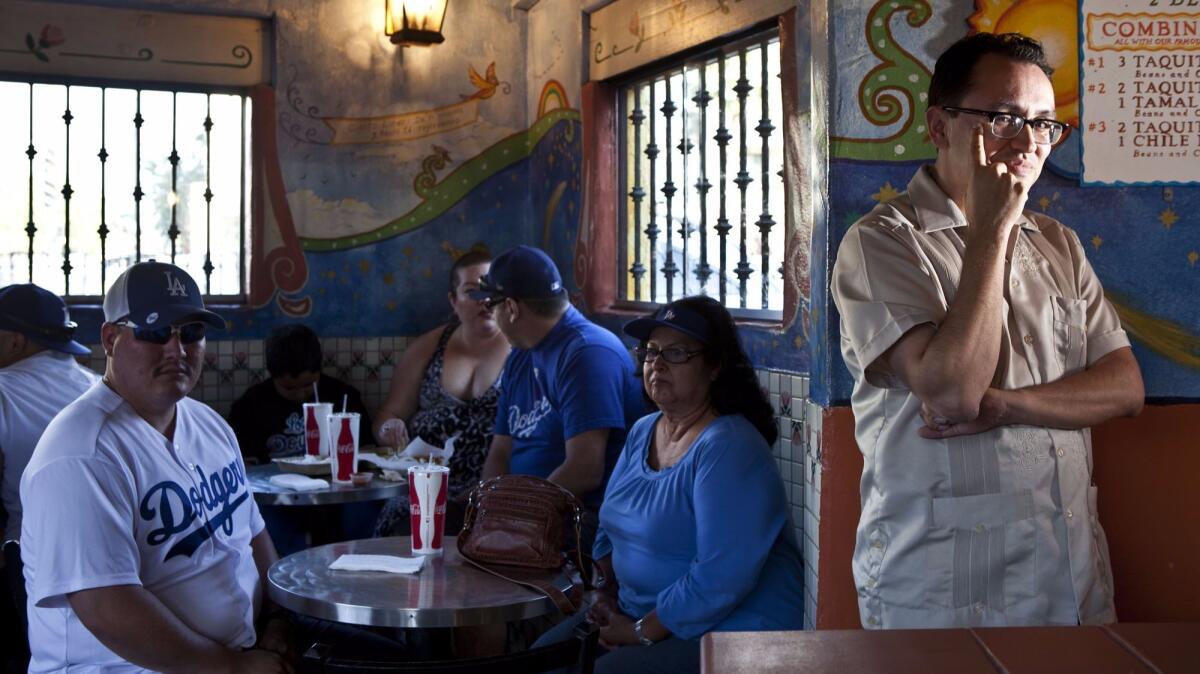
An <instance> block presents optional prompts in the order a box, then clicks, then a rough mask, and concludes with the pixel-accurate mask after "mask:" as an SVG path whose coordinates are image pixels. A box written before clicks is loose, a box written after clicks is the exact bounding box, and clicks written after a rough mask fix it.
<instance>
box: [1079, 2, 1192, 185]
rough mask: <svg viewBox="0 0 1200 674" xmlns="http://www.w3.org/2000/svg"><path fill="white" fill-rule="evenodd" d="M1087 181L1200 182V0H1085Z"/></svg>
mask: <svg viewBox="0 0 1200 674" xmlns="http://www.w3.org/2000/svg"><path fill="white" fill-rule="evenodd" d="M1079 22H1080V26H1079V29H1080V58H1081V62H1080V66H1079V72H1080V77H1081V82H1080V92H1081V95H1082V99H1081V109H1080V121H1079V126H1080V127H1081V131H1082V134H1083V146H1082V153H1083V154H1082V158H1081V162H1082V174H1081V180H1082V182H1083V183H1084V184H1088V183H1092V184H1146V183H1160V184H1161V183H1189V182H1200V0H1081V2H1080V12H1079Z"/></svg>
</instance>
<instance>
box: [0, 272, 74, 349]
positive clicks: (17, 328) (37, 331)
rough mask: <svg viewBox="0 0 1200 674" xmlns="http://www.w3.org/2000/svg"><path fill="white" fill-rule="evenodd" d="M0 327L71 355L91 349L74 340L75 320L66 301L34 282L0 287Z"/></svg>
mask: <svg viewBox="0 0 1200 674" xmlns="http://www.w3.org/2000/svg"><path fill="white" fill-rule="evenodd" d="M0 330H9V331H11V332H19V333H21V334H22V335H25V336H26V337H28V338H29V339H32V340H33V341H34V342H36V343H38V344H41V345H42V346H44V347H46V348H47V349H53V350H55V351H61V352H62V353H69V354H71V355H72V356H86V355H89V354H90V353H91V352H92V351H91V349H89V348H87V347H86V346H84V345H82V344H80V343H79V342H77V341H75V339H74V337H75V322H74V321H72V320H71V313H70V312H69V311H68V310H67V304H66V302H63V301H62V298H60V297H59V296H58V295H55V294H54V293H52V292H50V291H49V290H46V289H45V288H41V287H39V286H35V285H34V284H32V283H20V284H16V285H11V286H8V287H5V288H0Z"/></svg>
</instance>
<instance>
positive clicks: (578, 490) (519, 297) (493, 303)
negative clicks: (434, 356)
mask: <svg viewBox="0 0 1200 674" xmlns="http://www.w3.org/2000/svg"><path fill="white" fill-rule="evenodd" d="M470 296H471V297H472V298H473V299H477V300H482V301H484V302H485V304H486V305H487V306H488V307H489V308H490V309H492V310H493V312H494V315H495V319H496V324H497V325H499V326H500V331H501V332H503V333H504V336H505V337H506V338H508V341H509V342H511V343H512V345H513V351H512V353H511V354H509V356H508V361H507V362H506V363H505V365H504V373H503V374H502V375H501V378H500V400H499V402H498V404H497V410H496V428H495V435H494V437H493V439H492V446H491V448H490V450H489V452H488V458H487V461H486V463H485V464H484V469H483V477H484V478H485V479H486V478H489V477H494V476H496V475H501V474H505V473H519V474H525V475H536V476H538V477H544V478H547V479H549V480H550V481H551V482H556V483H558V484H560V485H562V486H564V487H566V488H567V489H569V490H571V491H572V492H574V493H575V495H577V496H579V497H580V498H581V499H582V500H583V502H584V504H585V505H587V506H588V507H589V508H592V509H595V508H598V507H599V505H600V501H601V499H602V498H603V494H604V484H605V482H606V480H607V478H608V475H609V473H611V472H612V466H613V463H614V462H615V461H616V458H617V454H618V453H619V452H620V450H621V446H622V445H623V444H624V443H625V432H626V430H627V429H628V428H629V426H630V425H631V424H632V423H633V421H634V420H635V419H637V418H638V416H640V415H641V413H642V410H643V402H642V396H641V391H639V390H638V385H637V378H636V376H635V375H634V371H633V361H632V359H631V358H630V357H629V352H628V351H627V350H626V348H625V346H624V345H623V344H621V341H620V340H619V339H617V337H616V335H614V334H612V333H611V332H609V331H608V330H605V329H604V328H602V327H600V326H598V325H596V324H594V323H592V322H591V321H589V320H588V319H586V318H584V316H583V314H581V313H579V312H578V311H577V310H576V309H575V308H574V307H572V306H571V304H570V302H569V301H568V300H567V293H566V290H565V289H564V288H563V284H562V278H561V277H560V276H559V274H558V268H557V267H556V266H555V265H554V262H553V261H552V260H551V259H550V257H549V256H548V255H546V253H544V252H543V251H541V250H539V249H537V248H531V247H529V246H517V247H516V248H512V249H510V250H508V251H505V252H504V253H503V254H501V255H500V256H498V257H497V258H496V259H495V260H494V261H493V262H492V266H491V268H490V269H489V270H488V273H487V274H485V275H484V276H483V277H482V278H480V280H479V289H478V290H475V291H473V292H471V294H470Z"/></svg>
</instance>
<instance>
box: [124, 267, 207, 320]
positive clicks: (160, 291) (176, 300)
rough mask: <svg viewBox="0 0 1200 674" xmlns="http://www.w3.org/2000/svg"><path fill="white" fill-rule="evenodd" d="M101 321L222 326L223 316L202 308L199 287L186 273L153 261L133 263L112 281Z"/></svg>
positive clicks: (177, 268)
mask: <svg viewBox="0 0 1200 674" xmlns="http://www.w3.org/2000/svg"><path fill="white" fill-rule="evenodd" d="M104 320H105V321H107V322H109V323H116V322H119V321H126V322H129V323H132V324H133V325H134V326H135V327H139V328H148V327H157V326H160V325H182V324H184V323H191V322H194V321H200V322H203V323H205V324H206V325H208V326H210V327H212V328H216V329H218V330H222V329H224V328H225V319H223V318H221V317H220V316H218V315H217V314H215V313H213V312H211V311H209V310H208V309H205V308H204V297H203V296H202V295H201V294H200V286H198V285H196V281H195V280H193V279H192V277H191V276H190V275H189V274H188V273H187V272H185V271H184V270H182V269H180V268H179V267H176V266H175V265H173V264H167V263H165V262H155V261H154V260H149V261H147V262H139V263H137V264H135V265H133V266H132V267H130V268H128V269H126V270H125V271H124V272H122V273H121V275H120V276H118V277H117V280H116V281H113V284H112V285H111V286H109V288H108V293H106V294H105V295H104Z"/></svg>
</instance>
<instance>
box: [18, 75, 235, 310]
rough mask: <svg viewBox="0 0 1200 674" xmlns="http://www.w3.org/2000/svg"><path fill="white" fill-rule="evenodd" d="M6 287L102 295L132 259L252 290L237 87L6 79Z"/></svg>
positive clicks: (229, 295)
mask: <svg viewBox="0 0 1200 674" xmlns="http://www.w3.org/2000/svg"><path fill="white" fill-rule="evenodd" d="M0 97H2V98H3V100H5V101H6V103H7V104H6V105H5V106H3V107H2V108H0V124H3V127H4V128H7V129H9V130H10V133H9V134H7V137H5V138H0V286H4V285H8V284H10V283H25V282H32V283H37V284H38V285H41V286H43V287H45V288H47V289H49V290H51V291H53V292H56V293H59V294H61V295H63V296H65V297H67V298H68V299H69V300H70V301H72V302H98V301H99V300H100V299H101V298H102V297H103V294H104V291H105V290H106V289H107V285H108V283H109V282H111V281H112V279H114V278H116V276H117V275H118V274H119V273H120V272H121V271H122V270H124V269H125V268H126V267H127V266H128V265H130V264H132V263H134V262H138V261H141V260H146V259H150V258H155V259H158V260H160V261H170V262H172V263H174V264H177V265H179V266H181V267H183V268H184V269H186V270H188V271H189V272H190V273H191V274H192V275H193V276H194V277H195V278H196V280H197V282H199V283H200V285H201V288H202V289H203V290H204V293H205V295H206V296H207V297H208V298H209V299H210V300H212V301H215V302H227V303H236V302H241V301H244V299H245V297H246V295H247V293H248V290H249V288H248V280H247V270H248V257H247V256H248V254H249V252H248V251H249V238H248V222H249V220H248V218H249V212H250V211H249V209H250V179H251V176H250V162H249V157H250V141H251V139H250V117H251V114H252V105H251V101H250V98H249V96H248V95H247V94H246V93H245V92H242V91H230V90H228V89H222V90H204V89H199V90H197V89H196V88H173V89H151V88H127V87H118V86H106V85H96V86H92V85H81V84H65V83H57V82H43V81H31V80H17V81H14V80H0Z"/></svg>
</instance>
